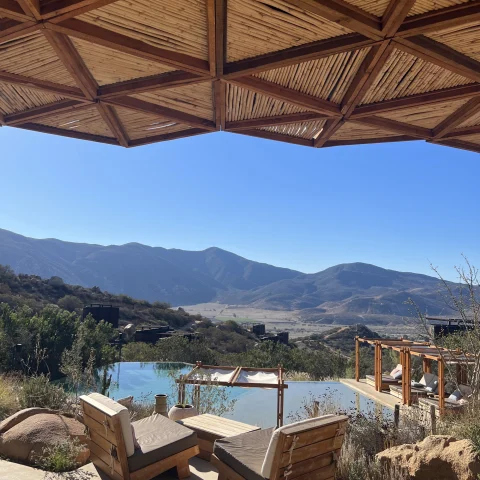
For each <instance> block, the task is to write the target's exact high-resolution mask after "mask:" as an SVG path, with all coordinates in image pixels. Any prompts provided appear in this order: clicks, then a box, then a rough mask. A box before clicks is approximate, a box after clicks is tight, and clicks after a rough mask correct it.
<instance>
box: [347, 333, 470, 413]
mask: <svg viewBox="0 0 480 480" xmlns="http://www.w3.org/2000/svg"><path fill="white" fill-rule="evenodd" d="M362 343H366V344H369V345H372V346H373V347H374V349H375V362H374V375H375V390H376V391H378V392H380V391H381V390H382V350H383V349H390V350H394V351H397V352H399V354H400V364H401V365H402V403H403V404H404V405H408V406H410V405H411V404H412V395H411V393H412V391H411V384H412V356H415V357H420V358H421V359H422V370H423V372H424V373H431V372H432V361H434V362H437V364H438V397H439V398H438V404H439V409H440V414H442V413H443V412H444V410H445V366H446V365H447V364H448V365H455V366H456V375H457V383H458V384H465V383H466V371H465V368H464V367H465V365H466V364H468V363H473V362H474V361H475V359H474V357H473V356H470V355H468V354H463V353H461V352H454V351H451V350H447V349H445V348H441V347H436V346H435V345H432V344H430V343H428V342H414V341H411V340H405V339H400V340H398V339H381V340H379V339H372V338H360V337H356V338H355V380H356V381H357V382H359V381H360V345H361V344H362Z"/></svg>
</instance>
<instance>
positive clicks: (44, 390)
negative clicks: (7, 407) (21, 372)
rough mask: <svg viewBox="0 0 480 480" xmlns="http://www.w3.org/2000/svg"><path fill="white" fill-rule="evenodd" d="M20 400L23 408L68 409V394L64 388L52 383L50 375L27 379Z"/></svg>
mask: <svg viewBox="0 0 480 480" xmlns="http://www.w3.org/2000/svg"><path fill="white" fill-rule="evenodd" d="M19 400H20V406H21V408H31V407H41V408H51V409H53V410H65V409H66V407H67V394H66V393H65V391H64V390H63V388H62V387H60V386H57V385H54V384H53V383H50V378H49V377H48V375H36V376H33V377H27V378H25V380H24V382H23V388H22V389H21V391H20V396H19Z"/></svg>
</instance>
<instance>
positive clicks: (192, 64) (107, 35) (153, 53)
mask: <svg viewBox="0 0 480 480" xmlns="http://www.w3.org/2000/svg"><path fill="white" fill-rule="evenodd" d="M45 26H46V28H47V29H50V30H53V31H57V32H59V33H63V34H65V35H69V36H71V37H76V38H80V39H82V40H86V41H88V42H91V43H94V44H96V45H102V46H104V47H108V48H112V49H114V50H118V51H120V52H123V53H128V54H130V55H135V56H137V57H141V58H146V59H147V60H153V61H155V62H159V63H162V64H164V65H169V66H172V67H176V68H179V69H181V70H186V71H188V72H192V73H197V74H203V75H205V74H209V73H210V67H209V64H208V62H207V61H205V60H201V59H199V58H195V57H191V56H190V55H186V54H184V53H177V52H173V51H171V50H166V49H164V48H159V47H154V46H152V45H150V44H148V43H145V42H142V41H141V40H136V39H135V38H131V37H127V36H125V35H122V34H120V33H116V32H113V31H111V30H107V29H106V28H102V27H97V26H96V25H93V24H91V23H87V22H83V21H81V20H77V19H75V18H72V19H70V20H65V21H63V22H61V23H55V24H54V23H51V22H47V23H46V24H45Z"/></svg>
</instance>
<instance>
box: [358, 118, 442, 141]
mask: <svg viewBox="0 0 480 480" xmlns="http://www.w3.org/2000/svg"><path fill="white" fill-rule="evenodd" d="M353 121H354V122H358V123H361V124H363V125H370V126H372V127H378V128H381V129H384V130H390V131H391V132H395V133H398V134H399V135H408V136H410V137H417V138H421V139H430V138H432V137H433V132H432V130H430V129H429V128H423V127H417V126H415V125H409V124H407V123H403V122H397V121H395V120H389V119H388V118H382V117H375V116H373V117H363V118H360V119H358V120H353Z"/></svg>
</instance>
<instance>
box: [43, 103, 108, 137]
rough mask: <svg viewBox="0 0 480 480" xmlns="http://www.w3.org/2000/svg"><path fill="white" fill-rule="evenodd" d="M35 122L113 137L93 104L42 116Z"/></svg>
mask: <svg viewBox="0 0 480 480" xmlns="http://www.w3.org/2000/svg"><path fill="white" fill-rule="evenodd" d="M35 123H36V124H39V125H47V126H49V127H55V128H60V129H62V130H70V131H75V132H82V133H91V134H93V135H100V136H102V137H110V138H112V137H113V134H112V132H111V131H110V129H109V128H108V126H107V124H106V123H105V122H104V121H103V119H102V117H101V116H100V114H99V113H98V110H97V108H96V107H95V106H94V105H92V106H90V107H88V108H80V109H75V110H70V111H68V112H61V113H57V114H52V115H49V116H47V117H42V118H41V119H36V120H35Z"/></svg>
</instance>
